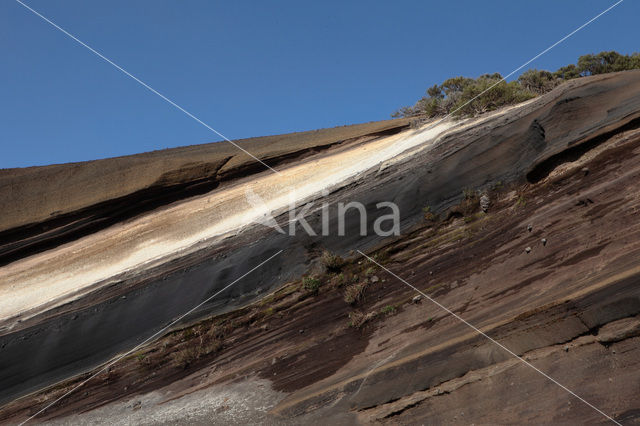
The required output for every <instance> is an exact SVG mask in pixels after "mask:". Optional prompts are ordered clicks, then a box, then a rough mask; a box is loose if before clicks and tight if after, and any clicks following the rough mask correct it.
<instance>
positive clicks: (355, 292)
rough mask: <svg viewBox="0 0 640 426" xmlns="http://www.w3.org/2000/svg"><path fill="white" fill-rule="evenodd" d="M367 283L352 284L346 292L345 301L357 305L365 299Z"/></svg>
mask: <svg viewBox="0 0 640 426" xmlns="http://www.w3.org/2000/svg"><path fill="white" fill-rule="evenodd" d="M366 287H367V284H366V283H361V284H352V285H350V286H347V288H346V289H345V290H344V301H345V302H347V303H348V304H350V305H355V304H356V303H358V302H360V301H361V300H362V299H363V298H364V291H365V289H366Z"/></svg>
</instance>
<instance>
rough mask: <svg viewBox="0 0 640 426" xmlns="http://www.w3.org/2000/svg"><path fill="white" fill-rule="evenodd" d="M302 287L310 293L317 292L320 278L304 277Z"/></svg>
mask: <svg viewBox="0 0 640 426" xmlns="http://www.w3.org/2000/svg"><path fill="white" fill-rule="evenodd" d="M302 287H303V288H304V289H305V290H306V291H308V292H309V293H311V294H318V291H319V290H320V280H319V279H317V278H314V277H304V278H303V279H302Z"/></svg>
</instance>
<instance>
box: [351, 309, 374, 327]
mask: <svg viewBox="0 0 640 426" xmlns="http://www.w3.org/2000/svg"><path fill="white" fill-rule="evenodd" d="M375 316H376V314H375V313H374V312H369V313H368V314H365V313H363V312H360V311H353V312H351V313H349V327H354V328H361V327H362V326H363V325H365V324H366V323H367V321H370V320H372V319H373V318H375Z"/></svg>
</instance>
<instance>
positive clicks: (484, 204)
mask: <svg viewBox="0 0 640 426" xmlns="http://www.w3.org/2000/svg"><path fill="white" fill-rule="evenodd" d="M489 203H490V200H489V196H488V195H487V194H482V196H481V197H480V208H481V209H482V211H483V212H485V213H486V212H487V211H489Z"/></svg>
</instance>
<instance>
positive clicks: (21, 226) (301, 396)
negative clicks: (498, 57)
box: [0, 71, 640, 424]
mask: <svg viewBox="0 0 640 426" xmlns="http://www.w3.org/2000/svg"><path fill="white" fill-rule="evenodd" d="M639 94H640V72H636V71H630V72H623V73H616V74H608V75H602V76H597V77H592V78H583V79H578V80H573V81H571V82H569V83H566V84H564V85H562V86H560V87H558V88H557V89H555V90H554V91H552V92H551V93H549V94H547V95H544V96H542V97H540V98H537V99H534V100H532V101H529V102H528V103H526V104H522V105H519V106H516V107H513V108H510V109H508V110H503V111H499V112H497V113H493V114H489V115H487V116H483V117H479V118H477V119H473V120H465V121H462V122H455V123H454V122H444V123H442V122H436V123H426V124H425V125H423V126H422V127H415V126H414V128H409V123H408V122H407V121H406V120H405V121H400V122H383V123H379V124H378V123H371V124H369V125H364V126H361V127H354V128H345V129H339V130H340V132H338V130H330V131H328V132H326V133H320V134H315V136H314V137H316V139H309V140H307V139H304V138H303V137H301V135H295V134H294V135H292V136H290V137H286V138H284V137H283V138H281V139H279V140H280V141H282V140H285V139H286V140H287V141H288V142H287V144H284V145H279V144H280V142H277V143H276V142H273V143H272V144H269V143H265V145H264V146H263V145H259V144H258V145H256V146H255V147H254V146H253V145H250V144H247V145H246V146H245V147H246V148H247V149H250V148H255V149H250V150H251V152H253V153H254V154H256V155H259V157H260V158H263V159H267V161H268V162H269V161H271V162H269V164H270V165H272V166H276V167H277V169H278V171H279V172H280V174H278V175H276V174H273V173H272V172H270V171H268V170H266V171H264V170H261V169H259V168H258V167H257V163H255V162H253V163H251V162H250V161H248V160H246V159H245V160H243V161H244V162H242V161H240V160H239V159H237V160H229V159H228V157H229V155H230V154H229V153H227V151H224V150H226V149H229V150H231V148H218V146H217V145H216V146H215V147H203V148H200V147H192V148H185V149H184V150H175V151H173V150H169V151H166V152H158V153H153V154H144V155H141V156H133V157H129V158H126V159H114V160H100V161H101V162H102V163H100V162H95V163H86V164H78V165H60V166H51V167H48V168H41V169H34V170H29V169H25V170H7V171H3V172H2V173H3V174H2V175H0V186H1V187H2V188H3V189H2V191H3V193H5V194H7V195H6V197H3V200H10V201H11V203H6V204H7V208H6V211H8V212H10V213H9V214H7V217H6V218H5V219H3V220H4V222H3V228H2V229H3V233H2V240H0V246H1V247H2V248H3V250H4V251H3V252H2V253H3V254H2V255H3V256H5V257H4V259H5V260H4V266H3V267H2V268H0V293H2V295H3V302H2V304H0V317H1V318H2V323H1V324H0V327H2V329H1V331H0V347H1V348H2V350H1V352H0V382H1V383H2V384H3V386H1V390H0V400H2V401H3V403H4V405H3V407H2V409H0V419H1V420H2V421H4V422H8V423H15V422H20V421H22V420H25V419H27V418H29V417H30V416H31V415H33V414H35V413H37V412H38V411H39V410H40V409H41V408H42V407H44V406H46V405H48V404H49V403H50V402H52V401H55V400H56V398H58V397H59V396H62V395H64V394H65V392H66V391H68V390H70V389H73V387H74V386H75V385H76V384H78V383H81V382H82V381H83V380H84V379H85V378H87V377H90V375H91V372H92V371H96V370H94V369H95V368H96V367H97V366H98V365H101V364H102V363H104V362H106V361H107V360H108V359H110V358H111V357H113V356H115V355H117V354H118V353H121V352H124V351H126V350H128V349H130V348H133V347H134V346H136V344H137V343H138V342H141V341H143V340H144V339H145V338H147V337H148V336H150V335H151V334H153V332H154V331H156V330H160V329H161V328H162V327H163V326H164V325H166V324H167V323H168V322H170V321H171V320H172V319H174V318H177V317H178V316H180V315H181V314H182V313H184V312H186V311H187V310H189V309H190V308H191V307H193V306H195V305H197V304H198V303H199V302H201V301H202V300H205V299H206V298H207V297H209V296H211V295H212V294H215V293H216V292H217V291H218V290H220V289H222V288H224V287H225V286H226V285H228V284H229V283H230V282H232V281H233V280H235V279H236V278H238V277H241V276H242V275H243V274H244V273H246V272H247V271H248V270H250V269H251V268H253V267H255V266H256V265H258V264H259V263H260V262H262V261H264V260H265V259H268V258H269V257H271V256H273V255H274V254H276V253H278V251H279V250H284V252H283V253H282V254H280V255H278V256H275V257H274V258H273V259H272V260H270V261H269V262H268V263H266V264H265V265H264V266H262V267H261V268H260V269H258V270H256V273H255V274H250V275H248V276H246V277H244V278H243V279H242V280H240V281H238V282H237V284H235V285H234V286H233V287H231V288H229V289H227V290H225V291H224V292H223V293H221V294H220V295H219V296H217V297H215V298H214V299H213V300H212V301H211V302H210V303H207V304H205V305H204V306H202V307H201V308H199V309H198V310H197V311H196V312H194V313H193V314H192V315H190V316H189V317H188V318H186V319H185V320H183V321H181V323H180V324H179V325H176V326H174V327H172V328H171V330H169V331H167V332H163V333H162V335H161V336H159V337H158V338H157V339H154V340H153V341H152V342H150V343H148V344H146V345H145V346H144V347H142V348H141V349H140V350H138V351H136V352H135V353H133V354H131V355H129V356H127V357H125V358H124V359H122V360H121V361H119V362H118V363H116V364H114V365H113V366H112V367H110V368H109V369H108V371H104V372H101V373H100V374H99V375H98V376H96V377H95V378H93V379H92V380H90V381H88V382H87V383H86V384H84V385H83V386H82V388H80V389H79V390H77V391H75V392H73V393H72V394H71V395H69V396H67V397H65V398H64V399H62V400H61V401H59V402H58V403H56V404H55V405H53V406H52V407H51V408H49V409H47V410H46V411H45V412H44V413H41V414H40V415H39V416H38V417H37V418H36V420H38V421H43V420H48V421H51V422H53V423H74V424H75V423H92V422H101V421H107V419H108V420H109V421H114V420H115V421H121V422H135V423H145V422H150V423H157V422H186V421H189V422H193V423H199V422H200V423H211V422H212V421H213V422H218V423H220V424H223V423H224V424H229V423H246V422H248V421H259V422H265V423H282V424H287V423H296V424H297V423H300V422H306V421H309V422H321V423H326V422H327V421H330V422H332V423H344V424H353V423H370V422H377V421H378V422H389V423H394V424H395V423H400V424H405V423H411V424H413V423H420V422H426V421H428V422H430V423H460V422H464V423H496V422H499V423H522V422H531V423H540V422H546V423H558V422H566V423H576V422H580V423H585V422H588V423H591V422H605V421H607V420H608V419H607V417H605V416H604V415H603V414H602V413H600V412H598V411H597V410H595V409H594V408H593V407H590V406H589V405H587V404H585V403H584V402H583V401H581V400H580V399H578V398H576V396H574V395H572V394H571V393H569V392H567V390H565V389H563V388H562V387H560V386H558V384H556V383H554V382H553V381H551V380H550V379H549V378H548V377H545V376H544V375H542V374H540V372H539V371H536V370H534V369H533V368H531V366H529V365H527V364H525V363H523V362H522V361H520V360H518V359H517V358H515V357H514V356H513V355H511V354H510V353H508V352H507V351H505V350H504V349H503V348H501V347H500V346H498V345H496V344H495V343H494V342H492V341H490V340H489V339H487V337H485V336H482V335H479V334H478V333H477V332H475V331H474V330H472V329H471V328H469V327H468V326H467V325H465V324H463V323H462V322H461V321H460V320H459V319H457V318H455V317H453V316H452V315H450V314H449V313H447V312H445V311H444V310H442V309H441V308H440V307H438V306H436V305H435V304H433V303H432V302H431V301H429V300H428V299H427V298H425V297H424V296H423V297H421V298H420V299H419V300H418V298H416V297H415V296H416V292H415V290H413V289H411V288H410V287H409V286H407V285H406V284H405V283H403V282H402V281H400V280H399V279H398V278H397V277H396V276H394V275H392V274H390V273H389V272H388V271H387V270H386V269H385V268H388V270H389V271H392V272H393V273H395V274H397V276H399V277H401V278H402V279H404V280H406V281H407V282H408V283H410V284H412V285H414V286H416V287H417V288H418V289H420V290H421V291H423V292H424V293H425V294H427V295H429V296H430V297H433V298H434V299H435V300H437V301H438V302H439V303H441V304H442V305H443V306H446V307H447V308H449V309H451V310H452V311H453V312H454V313H455V314H457V315H459V316H460V317H461V318H464V320H466V321H468V322H469V323H471V324H473V325H474V326H476V327H478V328H480V329H482V331H483V332H484V333H486V334H487V335H488V336H489V337H491V338H492V339H494V340H495V341H497V342H499V343H500V344H502V345H504V346H505V347H506V348H508V349H509V350H510V351H512V352H513V353H515V354H517V355H519V356H522V357H523V359H525V360H526V361H528V362H530V363H531V364H532V365H533V366H535V367H536V368H538V369H539V370H540V371H542V372H544V373H545V374H548V375H549V376H550V377H551V378H553V379H554V380H556V381H557V382H559V383H561V384H562V385H564V386H566V388H568V389H570V390H572V391H574V392H575V393H576V394H577V395H579V396H580V397H581V398H583V399H584V400H585V401H588V402H589V403H590V404H592V405H593V406H595V407H597V408H598V409H600V410H602V412H604V413H606V415H608V416H611V417H612V418H614V419H615V420H616V421H618V422H621V423H624V424H626V423H633V422H638V421H639V419H640V406H638V400H637V395H638V393H639V392H640V380H639V379H640V377H639V376H638V375H639V373H638V371H640V370H639V369H638V360H639V359H640V354H639V352H638V349H639V343H640V337H639V336H640V317H638V314H639V313H640V287H639V286H638V273H640V264H639V263H638V261H637V259H638V258H639V256H638V255H639V253H638V250H640V238H639V236H640V235H639V234H638V233H639V232H640V220H639V219H638V214H637V211H638V208H639V203H640V193H639V192H638V190H637V179H638V175H639V174H640V166H638V164H639V163H638V155H639V154H640V129H639V125H640V95H639ZM331 132H333V133H331ZM345 132H346V133H345ZM207 150H209V151H207ZM216 150H220V152H217V151H216ZM214 151H215V152H214ZM222 151H224V152H222ZM205 152H206V153H205ZM229 152H231V151H229ZM233 155H234V157H233V158H239V155H240V154H233ZM203 158H206V159H203ZM276 158H280V159H281V160H277V161H276V160H274V159H276ZM230 161H237V163H235V164H234V165H230V164H231V163H230ZM194 163H195V164H194ZM225 167H228V168H227V169H225ZM118 170H120V171H118ZM223 171H224V172H223ZM114 173H115V174H114ZM118 173H121V174H120V175H118ZM225 174H226V176H227V179H226V180H225V179H222V178H217V177H216V178H212V176H223V175H225ZM44 176H46V180H45V181H46V182H47V184H46V185H44V186H42V189H38V190H36V189H35V187H36V185H37V182H38V180H41V179H43V177H44ZM56 176H64V179H62V178H60V180H56V179H57V178H56ZM114 176H119V179H118V180H117V182H118V184H113V185H109V183H110V182H113V181H114ZM140 176H144V178H141V177H140ZM93 179H96V180H97V181H100V182H101V183H99V184H98V185H100V188H101V189H100V190H93V189H91V190H88V191H79V188H82V187H83V185H85V183H86V182H87V180H89V181H91V180H93ZM213 181H215V182H214V183H212V182H213ZM218 181H219V182H218ZM62 182H65V184H64V185H62V184H61V183H62ZM288 184H289V185H291V184H295V185H296V196H297V199H296V201H297V202H298V206H299V205H300V204H299V203H302V202H307V201H314V200H315V201H316V204H315V205H314V207H313V208H311V209H310V214H309V216H308V222H309V224H310V225H311V227H312V228H314V229H319V228H320V224H321V221H322V214H321V213H322V211H321V204H320V203H322V202H326V203H329V210H330V212H333V211H335V208H336V207H335V206H336V205H337V203H338V202H349V201H359V202H362V203H363V204H364V205H365V206H367V213H368V217H367V225H368V229H371V225H372V223H373V221H374V220H375V219H376V218H377V217H380V215H381V214H383V213H387V212H381V211H380V210H379V209H376V208H375V206H376V204H377V203H378V202H381V201H393V202H395V203H396V204H397V205H398V206H399V208H400V212H401V219H402V221H401V230H402V232H401V235H400V236H397V237H387V238H383V237H378V236H376V235H374V234H372V233H370V232H369V233H367V235H365V236H362V235H360V234H361V233H360V232H359V231H360V222H359V220H358V219H359V216H358V215H357V214H355V213H354V214H348V215H347V216H346V226H345V228H346V235H344V236H338V235H332V234H330V235H328V236H322V235H317V236H310V235H307V234H306V233H303V232H297V233H296V235H295V236H290V235H285V234H281V233H279V232H277V231H276V230H273V229H271V228H267V227H264V226H263V225H260V224H256V223H255V222H256V218H259V216H260V214H261V213H264V212H260V211H253V210H250V209H249V207H250V206H249V205H248V204H247V202H246V200H244V201H243V197H245V194H246V190H247V188H250V189H251V190H252V191H254V192H256V193H257V194H259V195H260V197H261V198H262V199H263V200H264V201H265V209H266V211H272V212H273V216H274V217H275V218H276V220H277V221H278V222H279V223H280V224H281V225H283V226H284V224H285V223H286V222H287V221H288V220H289V215H288V212H289V209H290V206H289V204H288V202H287V201H288V200H286V199H283V195H282V194H288V193H289V190H290V188H288V187H287V185H288ZM191 185H193V186H191ZM158 188H162V189H158ZM141 194H142V195H141ZM480 194H486V196H487V197H488V199H489V200H490V202H489V208H488V210H487V212H486V213H485V212H483V211H482V210H481V209H480V202H479V195H480ZM285 198H286V197H285ZM3 202H4V201H3ZM243 203H244V204H243ZM9 204H10V205H11V206H9ZM426 207H428V209H425V208H426ZM3 210H4V206H3ZM258 210H259V209H258ZM26 212H29V213H26ZM247 212H251V214H248V213H247ZM240 213H243V214H247V215H246V216H241V215H240V216H238V215H239V214H240ZM232 218H235V219H233V220H232ZM240 218H244V219H246V220H247V221H248V222H249V223H248V224H247V223H245V224H244V225H242V223H243V222H242V221H240ZM329 218H330V223H329V225H330V227H329V228H330V229H334V230H335V229H336V228H337V223H336V221H337V219H335V215H329ZM56 221H57V222H56ZM252 222H253V223H252ZM223 225H224V226H223ZM529 225H530V226H529ZM216 226H217V227H218V228H216ZM214 228H215V229H214ZM298 231H300V229H298ZM171 244H175V245H171ZM176 247H177V249H176ZM355 250H362V251H364V252H366V253H367V254H368V255H369V256H372V257H373V258H374V259H376V261H377V262H379V263H380V264H381V265H383V266H384V268H382V267H381V266H378V265H377V264H375V263H372V262H370V261H368V260H367V259H366V258H364V257H362V256H361V255H360V254H358V253H357V252H356V251H355ZM323 251H329V252H330V253H336V254H338V255H340V256H342V257H344V258H345V259H346V260H345V261H344V262H337V261H335V259H333V258H332V257H331V256H329V257H327V255H325V257H324V259H323V255H322V253H323ZM332 259H333V260H332ZM303 275H304V276H312V277H314V280H317V281H309V280H308V279H307V280H302V279H301V277H302V276H303ZM310 283H311V284H312V285H310ZM314 283H315V284H314ZM354 291H355V292H356V293H355V294H357V296H356V297H353V294H354ZM265 294H266V296H264V295H265ZM54 383H55V385H54ZM47 386H49V387H47Z"/></svg>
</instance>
